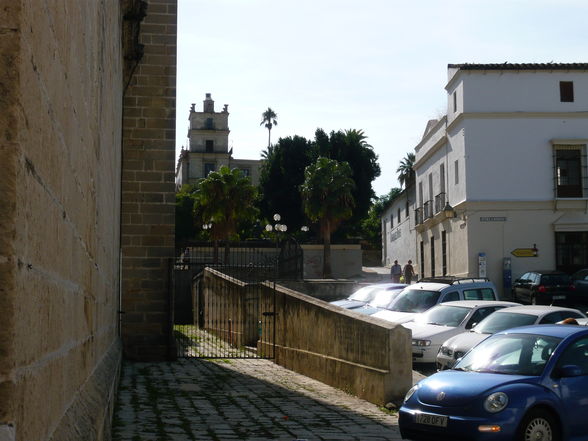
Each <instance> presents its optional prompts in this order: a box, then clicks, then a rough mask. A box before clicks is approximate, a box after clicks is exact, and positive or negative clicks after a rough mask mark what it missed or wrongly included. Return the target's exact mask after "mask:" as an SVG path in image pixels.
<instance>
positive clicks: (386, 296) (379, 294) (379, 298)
mask: <svg viewBox="0 0 588 441" xmlns="http://www.w3.org/2000/svg"><path fill="white" fill-rule="evenodd" d="M400 291H402V289H396V290H388V291H376V293H375V294H376V295H375V297H374V299H373V300H371V301H370V302H369V305H370V306H373V307H375V308H388V306H390V304H391V303H392V302H393V301H394V300H395V299H396V297H398V294H400Z"/></svg>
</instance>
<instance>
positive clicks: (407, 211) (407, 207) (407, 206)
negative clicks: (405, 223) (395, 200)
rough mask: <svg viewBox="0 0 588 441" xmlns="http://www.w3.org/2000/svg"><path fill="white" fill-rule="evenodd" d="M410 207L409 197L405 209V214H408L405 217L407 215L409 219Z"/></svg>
mask: <svg viewBox="0 0 588 441" xmlns="http://www.w3.org/2000/svg"><path fill="white" fill-rule="evenodd" d="M409 207H410V202H409V200H408V199H407V200H406V209H405V215H406V216H405V217H406V218H407V219H408V216H409Z"/></svg>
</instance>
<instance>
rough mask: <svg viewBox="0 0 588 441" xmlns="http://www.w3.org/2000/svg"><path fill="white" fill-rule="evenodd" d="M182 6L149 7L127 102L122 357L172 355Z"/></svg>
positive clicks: (157, 1) (171, 2)
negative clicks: (171, 290)
mask: <svg viewBox="0 0 588 441" xmlns="http://www.w3.org/2000/svg"><path fill="white" fill-rule="evenodd" d="M176 23H177V0H149V1H148V5H147V15H146V17H145V18H144V20H143V22H142V23H141V27H140V34H139V42H140V44H142V45H143V47H144V55H143V57H142V59H141V60H140V62H139V63H138V64H137V65H136V66H134V67H133V69H134V70H133V72H134V75H133V77H132V78H131V79H130V82H129V85H128V88H127V89H126V91H125V97H124V131H123V182H122V220H121V223H122V226H121V228H122V259H123V260H122V262H123V268H122V280H123V282H122V309H123V311H124V314H123V316H122V324H123V326H122V336H123V345H124V350H125V356H126V357H128V358H130V359H134V360H162V359H165V358H167V357H168V356H169V355H170V354H169V350H170V322H169V314H168V313H169V296H168V293H169V280H168V278H169V272H170V271H169V264H170V260H169V259H170V258H172V257H173V254H174V228H175V227H174V225H175V183H174V178H175V176H174V171H175V116H176V114H175V104H176V34H177V24H176Z"/></svg>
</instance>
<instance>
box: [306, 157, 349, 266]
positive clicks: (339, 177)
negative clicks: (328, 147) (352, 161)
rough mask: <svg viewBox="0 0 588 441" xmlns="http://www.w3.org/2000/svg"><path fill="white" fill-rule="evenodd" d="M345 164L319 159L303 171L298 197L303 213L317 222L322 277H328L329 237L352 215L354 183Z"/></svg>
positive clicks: (329, 258)
mask: <svg viewBox="0 0 588 441" xmlns="http://www.w3.org/2000/svg"><path fill="white" fill-rule="evenodd" d="M351 173H352V172H351V167H349V164H347V163H346V162H338V161H336V160H333V159H328V158H325V157H319V158H318V159H317V161H316V162H315V163H314V164H311V165H309V166H308V167H306V169H305V171H304V184H302V187H301V194H302V200H303V206H304V212H305V213H306V215H307V216H308V218H309V219H310V220H311V221H312V222H318V223H319V227H320V233H321V236H322V238H323V244H324V254H323V277H325V278H330V277H331V234H332V233H333V232H334V231H335V230H336V229H337V227H338V226H339V224H340V223H341V222H342V221H343V220H345V219H347V218H349V217H350V216H351V215H352V212H353V207H354V206H355V201H354V199H353V190H354V187H355V185H354V183H353V179H351Z"/></svg>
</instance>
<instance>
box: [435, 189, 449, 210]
mask: <svg viewBox="0 0 588 441" xmlns="http://www.w3.org/2000/svg"><path fill="white" fill-rule="evenodd" d="M446 202H447V199H446V198H445V193H439V194H438V195H437V196H435V214H437V213H440V212H442V211H443V209H444V208H445V203H446Z"/></svg>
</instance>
